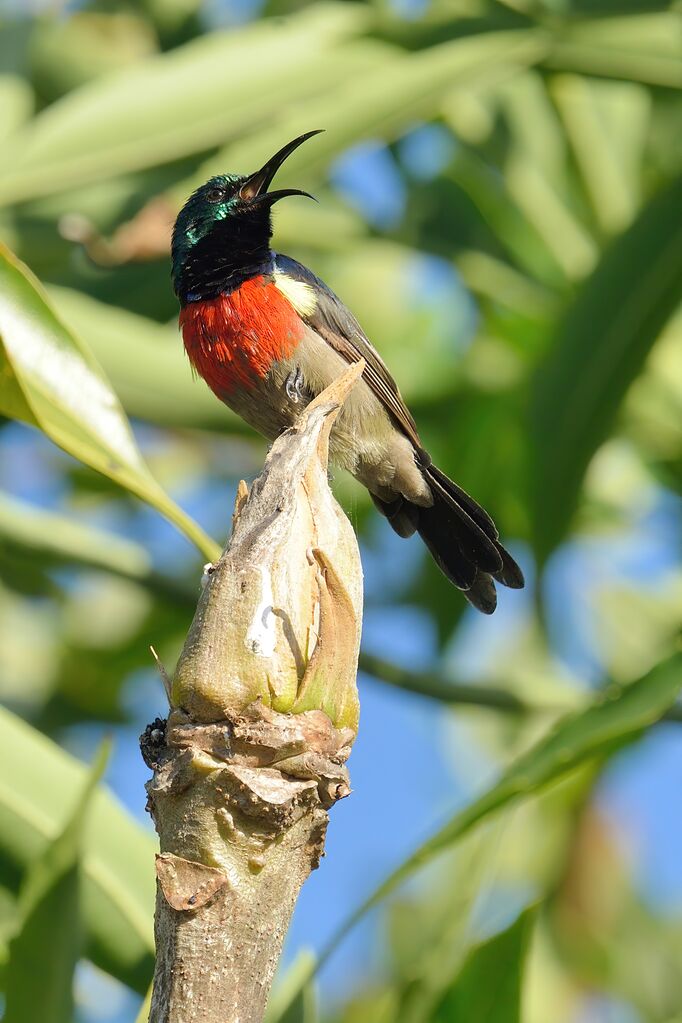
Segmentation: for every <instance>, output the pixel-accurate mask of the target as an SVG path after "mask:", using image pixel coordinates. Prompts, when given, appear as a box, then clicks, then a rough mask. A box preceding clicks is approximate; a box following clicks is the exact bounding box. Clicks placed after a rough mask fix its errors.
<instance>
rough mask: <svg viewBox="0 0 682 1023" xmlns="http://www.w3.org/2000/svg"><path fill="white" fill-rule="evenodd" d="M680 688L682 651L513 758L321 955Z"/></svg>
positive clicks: (668, 702)
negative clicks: (501, 814)
mask: <svg viewBox="0 0 682 1023" xmlns="http://www.w3.org/2000/svg"><path fill="white" fill-rule="evenodd" d="M681 688H682V654H674V655H673V656H672V657H670V658H669V659H668V660H665V661H663V662H662V663H660V664H659V665H657V666H656V667H655V668H654V669H653V670H652V671H650V672H649V674H648V675H646V676H644V677H643V678H640V679H638V680H637V681H636V682H633V683H632V684H631V685H629V686H627V687H625V688H624V689H621V690H620V691H619V692H618V693H616V694H615V695H611V694H609V695H607V696H605V697H604V698H602V699H601V700H600V701H599V702H598V703H596V704H594V705H593V706H591V707H589V708H588V709H587V710H585V711H582V712H580V713H578V714H572V715H569V716H566V717H564V718H562V719H561V720H560V721H559V723H558V724H557V726H556V727H555V729H554V730H553V731H552V732H551V733H550V734H549V735H548V736H546V737H545V738H544V739H541V740H540V741H539V742H538V743H536V745H535V746H533V747H532V748H531V749H530V750H529V751H528V752H527V753H526V754H525V755H524V756H522V757H520V758H519V760H517V761H516V763H514V764H513V765H512V766H511V767H510V768H509V770H508V771H507V772H506V773H505V774H504V775H503V776H502V778H500V780H499V781H498V782H497V784H496V785H493V787H492V788H490V789H488V791H487V792H484V793H483V795H481V796H479V798H478V799H475V800H474V802H473V803H471V804H470V805H469V806H467V807H465V809H464V810H461V811H460V812H459V813H457V814H455V816H454V817H453V818H452V819H451V820H450V821H448V823H447V824H446V825H445V826H444V827H443V828H441V830H440V831H437V832H436V834H435V835H433V836H432V837H431V838H430V839H428V840H427V841H426V842H425V843H424V844H423V845H422V846H420V848H419V849H417V851H416V852H414V853H413V854H412V855H411V856H409V857H408V859H407V860H405V862H404V863H403V864H401V866H399V867H398V868H397V870H395V871H393V873H392V874H389V876H388V877H387V878H386V880H385V881H384V882H383V883H382V884H381V885H380V886H379V887H378V888H377V889H376V890H375V891H374V892H373V893H372V894H371V895H370V896H369V898H368V899H366V901H365V902H363V903H362V905H361V906H360V907H359V908H358V909H357V910H356V911H355V912H354V913H353V914H352V915H351V916H350V917H349V918H348V920H347V921H346V922H345V923H344V924H343V925H342V927H341V928H340V929H339V931H338V932H337V933H336V935H334V937H333V938H332V940H331V941H330V943H329V945H328V946H327V948H326V949H325V952H324V954H323V955H322V956H321V959H320V963H323V962H324V961H326V959H327V958H328V957H329V955H330V954H331V953H332V952H333V950H334V949H335V948H336V946H337V945H338V943H339V942H340V941H341V940H342V939H343V938H344V937H345V935H346V934H347V933H348V931H349V930H350V929H351V928H352V927H353V926H354V925H355V924H356V923H357V922H358V920H360V918H361V917H362V916H364V914H365V913H366V912H367V911H368V910H370V909H372V907H373V906H376V905H377V903H379V902H380V901H381V900H382V899H383V898H385V897H386V896H387V895H389V894H390V893H391V892H392V891H394V890H395V889H396V888H397V887H398V885H399V884H401V883H402V882H403V881H405V880H407V878H409V877H411V876H412V875H413V874H414V873H415V872H416V871H417V870H419V869H420V868H421V867H423V866H425V865H426V864H427V863H429V862H431V860H433V859H434V857H435V856H437V855H438V854H439V853H441V852H444V851H445V850H446V849H449V848H451V847H452V846H453V845H454V844H455V843H456V842H457V841H459V839H460V838H462V837H463V836H464V835H466V834H467V833H468V832H470V831H471V830H472V828H474V827H475V826H476V825H477V824H479V823H480V822H481V821H483V820H485V819H486V818H488V817H490V816H491V815H492V814H494V813H495V812H496V811H498V810H500V809H501V808H502V807H504V806H507V805H509V804H510V803H511V802H512V801H514V800H517V799H522V798H524V797H528V796H531V795H534V794H535V793H537V792H539V791H541V790H542V789H543V788H545V787H546V786H547V785H549V784H550V783H552V782H554V781H557V780H558V779H559V778H562V777H563V776H564V775H566V774H567V773H568V772H569V771H572V770H573V769H574V768H576V767H578V766H579V765H580V764H583V763H585V762H587V761H590V760H593V759H595V758H598V757H604V756H606V755H607V753H608V752H612V751H613V750H615V749H617V748H618V747H620V746H622V745H624V744H625V743H627V742H631V741H632V740H633V739H635V738H636V737H637V736H638V735H640V734H641V732H642V731H643V729H645V728H646V727H647V726H649V725H652V724H654V723H655V722H656V721H658V720H659V719H660V718H661V717H662V716H663V714H665V712H666V711H667V710H668V709H669V708H670V707H671V706H672V704H673V703H674V701H675V698H676V697H677V694H678V693H679V692H680V689H681Z"/></svg>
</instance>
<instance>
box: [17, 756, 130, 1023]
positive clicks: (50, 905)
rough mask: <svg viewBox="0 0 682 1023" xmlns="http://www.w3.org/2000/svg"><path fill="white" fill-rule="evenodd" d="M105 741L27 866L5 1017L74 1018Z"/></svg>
mask: <svg viewBox="0 0 682 1023" xmlns="http://www.w3.org/2000/svg"><path fill="white" fill-rule="evenodd" d="M109 752H110V744H109V743H105V744H104V745H103V746H102V748H101V750H100V752H99V754H98V756H97V757H96V759H95V762H94V764H93V766H92V769H91V771H90V772H89V775H88V778H87V781H86V783H85V787H84V789H83V792H82V794H81V796H80V798H79V800H78V803H77V805H76V808H75V810H74V812H73V814H72V816H71V818H70V819H69V821H68V823H67V824H66V827H65V828H64V830H63V831H62V832H61V834H59V835H58V837H57V838H56V839H55V840H54V841H53V842H52V843H51V844H50V845H48V846H47V848H46V849H45V850H44V851H43V852H42V853H41V855H40V857H39V858H38V859H37V860H35V861H34V862H32V863H31V864H30V865H29V867H28V870H27V873H26V876H25V878H24V880H23V882H22V886H21V890H20V893H19V903H18V910H19V921H18V926H19V930H18V933H17V934H16V935H15V936H14V937H13V939H12V941H11V943H10V960H9V974H8V984H7V992H6V999H7V1002H6V1009H5V1015H4V1017H3V1019H4V1021H5V1023H34V1021H35V1020H40V1021H41V1023H71V1021H72V1016H73V1008H74V1006H73V990H72V989H73V974H74V970H75V968H76V964H77V962H78V959H79V957H80V953H81V944H82V928H81V912H80V876H81V871H82V857H83V849H82V844H83V841H82V840H83V829H84V825H85V821H86V816H87V814H88V812H89V809H90V805H91V802H92V797H93V794H94V791H95V788H96V786H97V783H98V782H99V780H100V779H101V777H102V774H103V773H104V770H105V768H106V764H107V760H108V757H109Z"/></svg>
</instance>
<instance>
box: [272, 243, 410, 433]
mask: <svg viewBox="0 0 682 1023" xmlns="http://www.w3.org/2000/svg"><path fill="white" fill-rule="evenodd" d="M274 277H275V284H276V285H277V287H279V288H280V290H281V291H282V292H283V293H284V294H285V296H286V297H287V299H288V300H289V301H290V302H291V304H292V305H293V306H294V308H295V309H296V312H297V313H298V315H299V316H300V317H301V319H302V320H303V321H304V322H305V323H307V324H308V326H309V327H311V328H312V329H313V330H314V331H316V332H317V333H318V334H319V335H320V337H322V338H324V340H325V341H326V342H327V344H329V345H331V347H332V348H334V349H335V350H336V351H337V352H338V353H339V355H341V356H342V357H343V358H344V359H345V360H346V361H347V362H358V360H359V359H364V360H365V362H366V363H367V367H366V369H365V371H364V373H363V379H364V380H365V382H366V383H367V385H368V386H369V387H370V388H371V390H372V391H373V392H374V394H375V395H376V396H377V398H378V399H379V401H380V402H381V403H382V404H383V406H384V407H385V408H386V409H387V410H388V411H389V412H390V413H391V415H392V416H393V418H394V419H395V420H396V422H397V423H398V425H399V426H400V428H401V429H402V430H403V432H404V433H405V434H406V435H407V436H408V437H409V439H410V440H411V441H412V443H413V444H414V445H415V447H416V448H417V449H421V441H420V439H419V434H418V432H417V425H416V423H415V421H414V419H413V418H412V415H411V413H410V411H409V409H408V408H407V406H406V404H405V402H404V401H403V399H402V396H401V394H400V391H399V390H398V385H397V384H396V382H395V380H394V379H393V377H392V376H391V374H390V373H389V372H388V370H387V369H386V366H385V365H384V362H383V360H382V358H381V356H380V355H379V353H378V352H377V351H376V350H375V349H374V348H373V347H372V345H371V344H370V342H369V341H368V340H367V337H366V336H365V334H364V332H363V330H362V327H361V326H360V324H359V323H358V321H357V320H356V319H355V317H354V316H353V314H352V313H351V312H349V310H348V309H347V308H346V306H345V305H344V304H343V302H342V301H341V299H340V298H337V296H336V295H335V294H334V292H333V291H332V290H331V289H330V288H328V287H327V285H326V284H325V283H324V281H321V280H320V279H319V277H316V276H315V274H314V273H313V272H312V271H311V270H308V269H307V268H306V267H305V266H303V265H302V264H301V263H297V262H296V260H295V259H290V258H289V257H288V256H282V255H279V254H278V255H277V256H276V257H275V265H274Z"/></svg>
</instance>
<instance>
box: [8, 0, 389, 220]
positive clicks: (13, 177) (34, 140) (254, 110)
mask: <svg viewBox="0 0 682 1023" xmlns="http://www.w3.org/2000/svg"><path fill="white" fill-rule="evenodd" d="M367 21H368V12H367V11H366V10H365V9H363V7H362V6H361V5H359V4H357V5H356V4H341V3H336V4H334V3H328V4H316V5H315V6H314V7H312V8H306V9H305V10H304V11H303V12H302V13H299V14H296V15H294V16H292V17H291V18H289V19H286V20H283V21H274V20H264V21H256V22H252V23H250V24H248V25H245V26H243V27H241V28H239V29H236V30H235V31H232V32H215V33H211V34H208V35H205V36H201V37H199V38H197V39H194V40H192V41H191V42H189V43H187V44H186V45H184V46H181V47H179V48H178V49H176V50H172V51H170V52H169V53H166V54H163V55H161V56H158V57H156V58H155V59H152V60H147V61H143V62H141V63H140V64H135V65H133V66H132V67H129V68H127V69H126V70H122V71H118V72H116V73H114V74H110V75H106V76H104V77H102V78H99V79H97V80H95V81H93V82H90V83H88V84H86V85H84V86H82V87H81V88H80V89H77V90H74V91H73V92H71V93H69V94H68V95H67V96H64V97H63V98H62V99H61V100H59V101H58V102H56V103H54V104H52V106H50V107H48V108H46V109H45V110H43V111H42V112H41V114H40V115H39V116H38V117H36V118H35V119H34V120H33V121H32V122H31V124H30V125H29V126H28V127H27V128H26V130H25V132H24V133H22V135H21V137H16V136H15V138H14V139H13V144H12V147H11V151H7V152H5V153H4V154H3V168H2V171H0V202H5V203H7V202H16V201H18V200H25V199H28V198H32V197H35V196H38V195H47V194H50V193H53V192H58V191H63V190H64V189H65V188H73V187H74V186H75V185H78V184H81V183H84V182H87V181H93V180H97V179H98V178H100V177H102V176H104V177H113V176H114V175H115V174H120V173H123V172H125V171H130V170H137V169H140V168H143V167H150V166H154V165H156V164H159V163H165V162H168V161H171V160H177V159H179V158H181V157H184V156H187V155H188V154H190V153H196V152H205V151H207V150H209V149H210V148H211V147H212V146H215V145H218V144H221V143H224V142H225V141H226V139H228V138H230V137H232V138H235V137H239V136H241V135H243V134H244V133H246V132H249V131H251V130H253V128H254V126H258V125H259V124H262V123H264V122H265V121H266V119H267V118H268V117H269V116H271V114H272V111H273V109H275V108H281V107H282V105H283V104H287V103H291V102H292V100H294V99H296V98H299V97H301V96H307V97H310V96H312V95H315V94H316V93H319V91H320V90H326V89H328V88H330V87H332V86H333V85H334V84H338V83H343V82H344V81H345V80H346V78H347V77H348V76H349V75H352V74H357V75H358V76H359V77H362V75H363V72H366V71H367V70H368V69H369V68H370V67H376V66H377V65H378V64H379V63H380V61H381V56H382V54H383V53H389V52H390V47H388V46H387V45H386V44H380V43H375V44H373V43H371V42H367V41H361V42H359V43H358V44H357V46H356V47H354V46H350V45H347V46H345V45H343V44H344V41H345V40H349V39H352V38H353V37H354V36H357V35H358V34H359V32H360V31H361V30H362V29H363V28H365V27H366V25H367ZM133 110H134V111H135V116H134V117H131V111H133ZM306 127H308V128H309V127H310V120H308V123H307V125H306ZM279 145H281V141H280V143H279Z"/></svg>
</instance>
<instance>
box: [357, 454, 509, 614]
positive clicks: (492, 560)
mask: <svg viewBox="0 0 682 1023" xmlns="http://www.w3.org/2000/svg"><path fill="white" fill-rule="evenodd" d="M424 475H425V476H426V478H427V479H428V481H429V483H430V485H431V492H432V494H433V504H432V505H431V506H430V507H429V508H424V507H422V506H421V505H416V504H412V503H411V502H410V501H408V500H407V499H406V498H403V497H397V498H396V499H395V500H394V501H390V502H387V501H382V500H381V499H380V498H378V497H376V496H375V495H372V499H373V501H374V503H375V505H376V506H377V508H378V509H379V511H380V512H382V514H383V515H385V516H386V518H387V519H388V521H389V522H390V523H391V525H392V526H393V528H394V529H395V531H396V532H397V533H398V534H399V535H400V536H411V535H412V533H414V532H415V530H416V531H417V532H418V533H419V535H420V536H421V538H422V540H423V541H424V543H425V544H426V546H427V548H428V549H429V551H430V552H431V554H432V556H433V559H434V561H435V562H436V564H437V565H438V567H439V568H440V570H441V571H442V572H443V573H444V574H445V575H446V576H447V578H448V579H449V580H450V582H451V583H453V585H454V586H456V587H457V589H459V590H461V591H462V593H463V594H464V596H465V597H466V599H467V600H468V601H469V603H470V604H472V605H473V606H474V607H476V608H478V610H479V611H482V612H483V613H484V614H492V613H493V611H494V610H495V608H496V606H497V593H496V590H495V581H497V582H499V583H502V584H503V585H504V586H509V587H511V588H512V589H520V588H521V587H523V585H524V582H523V573H522V572H521V569H520V568H519V566H518V565H517V564H516V562H515V561H514V559H513V558H512V556H511V554H510V553H509V552H508V551H507V550H505V548H504V547H503V546H502V544H501V543H500V542H499V534H498V532H497V529H496V527H495V523H494V522H493V520H492V519H491V518H490V516H489V515H488V513H487V512H486V511H485V510H484V509H483V508H481V506H480V505H479V504H477V503H476V501H474V499H473V497H470V496H469V494H467V493H466V492H465V491H464V490H462V488H461V487H459V486H458V485H457V484H456V483H454V482H453V481H452V480H451V479H449V478H448V477H447V476H446V475H445V473H443V472H441V471H440V470H439V469H437V468H436V467H435V466H434V465H424Z"/></svg>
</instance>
